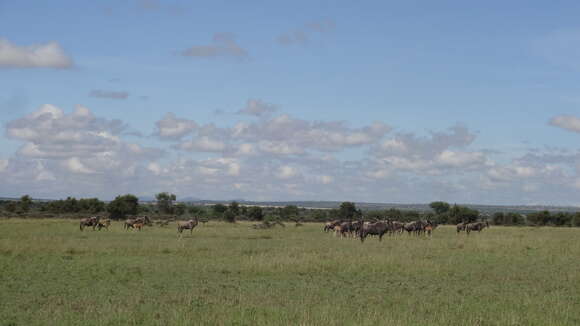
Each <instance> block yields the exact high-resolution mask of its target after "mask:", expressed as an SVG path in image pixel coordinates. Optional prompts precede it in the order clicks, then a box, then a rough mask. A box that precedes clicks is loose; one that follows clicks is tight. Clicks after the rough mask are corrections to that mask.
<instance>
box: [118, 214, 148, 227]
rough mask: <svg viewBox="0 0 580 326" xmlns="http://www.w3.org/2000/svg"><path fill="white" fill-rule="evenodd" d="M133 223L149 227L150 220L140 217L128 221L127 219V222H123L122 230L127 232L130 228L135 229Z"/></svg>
mask: <svg viewBox="0 0 580 326" xmlns="http://www.w3.org/2000/svg"><path fill="white" fill-rule="evenodd" d="M135 223H141V224H143V225H151V220H150V219H149V217H147V216H141V217H137V218H130V219H128V220H126V221H125V224H124V225H123V228H124V229H125V230H129V228H131V229H132V228H134V227H135Z"/></svg>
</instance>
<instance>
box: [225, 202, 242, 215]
mask: <svg viewBox="0 0 580 326" xmlns="http://www.w3.org/2000/svg"><path fill="white" fill-rule="evenodd" d="M228 210H230V211H231V212H232V214H234V216H238V215H240V204H239V203H238V202H237V201H233V202H231V203H230V206H229V207H228Z"/></svg>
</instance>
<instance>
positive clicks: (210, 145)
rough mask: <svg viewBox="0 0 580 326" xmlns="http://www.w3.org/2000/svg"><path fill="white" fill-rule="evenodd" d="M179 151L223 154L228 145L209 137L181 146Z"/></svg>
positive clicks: (187, 142)
mask: <svg viewBox="0 0 580 326" xmlns="http://www.w3.org/2000/svg"><path fill="white" fill-rule="evenodd" d="M178 148H179V149H182V150H186V151H196V152H223V151H224V150H225V149H226V144H225V143H224V142H222V141H219V140H215V139H211V138H209V137H207V136H203V137H200V138H198V139H194V140H191V141H186V142H184V143H181V144H179V146H178Z"/></svg>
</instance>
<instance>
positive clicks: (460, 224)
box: [457, 222, 467, 234]
mask: <svg viewBox="0 0 580 326" xmlns="http://www.w3.org/2000/svg"><path fill="white" fill-rule="evenodd" d="M466 225H467V222H461V223H459V224H457V234H459V232H461V231H465V226H466Z"/></svg>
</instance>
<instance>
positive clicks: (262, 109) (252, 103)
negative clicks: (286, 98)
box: [238, 99, 276, 117]
mask: <svg viewBox="0 0 580 326" xmlns="http://www.w3.org/2000/svg"><path fill="white" fill-rule="evenodd" d="M274 111H276V107H275V106H274V105H273V104H269V103H266V102H264V101H262V100H260V99H249V100H248V102H247V103H246V106H245V107H244V108H243V109H241V110H239V111H238V114H248V115H253V116H257V117H259V116H262V115H266V114H269V113H272V112H274Z"/></svg>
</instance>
